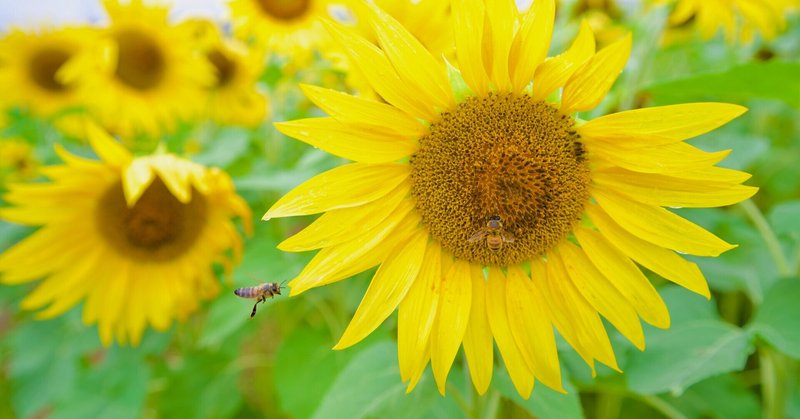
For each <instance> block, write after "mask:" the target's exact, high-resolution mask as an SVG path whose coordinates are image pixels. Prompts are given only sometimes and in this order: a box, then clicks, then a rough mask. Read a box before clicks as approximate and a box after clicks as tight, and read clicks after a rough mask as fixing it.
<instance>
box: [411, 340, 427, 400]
mask: <svg viewBox="0 0 800 419" xmlns="http://www.w3.org/2000/svg"><path fill="white" fill-rule="evenodd" d="M430 360H431V342H430V340H428V344H427V345H425V348H424V352H423V356H422V358H420V362H419V363H418V364H417V365H416V366H415V367H414V370H413V371H412V373H411V380H409V382H408V386H407V387H406V394H408V393H411V391H412V390H414V387H416V386H417V383H419V380H420V378H422V373H424V372H425V367H427V366H428V361H430Z"/></svg>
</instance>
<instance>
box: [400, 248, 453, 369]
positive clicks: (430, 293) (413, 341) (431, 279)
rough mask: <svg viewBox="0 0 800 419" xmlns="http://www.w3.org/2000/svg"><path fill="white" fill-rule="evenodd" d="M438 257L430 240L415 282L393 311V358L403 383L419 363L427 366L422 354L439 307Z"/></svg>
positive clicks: (439, 254)
mask: <svg viewBox="0 0 800 419" xmlns="http://www.w3.org/2000/svg"><path fill="white" fill-rule="evenodd" d="M441 255H442V249H441V247H439V244H438V243H436V242H435V241H430V242H429V243H428V246H427V249H426V250H425V257H424V258H423V260H422V267H421V268H420V270H419V274H418V275H417V280H416V281H414V284H412V285H411V289H409V290H408V295H406V298H404V299H403V301H401V302H400V307H399V308H398V310H397V356H398V358H399V359H398V361H399V365H400V378H402V380H403V381H408V380H409V379H411V377H412V376H413V375H414V371H415V370H416V369H417V367H418V366H419V365H420V363H427V360H425V359H423V358H424V357H425V354H426V352H427V354H428V355H427V356H428V357H430V349H429V348H430V340H429V338H430V334H431V329H432V328H433V323H434V320H435V319H436V313H437V311H438V307H439V289H440V288H441V282H442V271H441V269H442V268H441V264H442V262H441V258H442V256H441ZM423 368H424V364H423Z"/></svg>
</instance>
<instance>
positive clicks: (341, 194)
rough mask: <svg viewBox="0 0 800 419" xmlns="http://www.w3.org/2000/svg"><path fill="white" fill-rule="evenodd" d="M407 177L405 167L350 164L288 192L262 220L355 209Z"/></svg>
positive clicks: (325, 173)
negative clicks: (349, 208)
mask: <svg viewBox="0 0 800 419" xmlns="http://www.w3.org/2000/svg"><path fill="white" fill-rule="evenodd" d="M408 175H409V167H408V165H405V164H393V163H387V164H368V163H352V164H346V165H344V166H339V167H337V168H334V169H331V170H328V171H327V172H324V173H322V174H319V175H317V176H314V177H313V178H311V179H309V180H307V181H306V182H304V183H302V184H301V185H300V186H298V187H296V188H294V189H292V190H291V191H289V192H288V193H287V194H286V195H284V196H283V197H282V198H281V199H279V200H278V202H276V203H275V204H274V205H273V206H272V208H270V209H269V211H267V213H266V214H264V217H263V219H264V220H265V221H266V220H269V219H270V218H274V217H291V216H295V215H309V214H317V213H320V212H325V211H329V210H333V209H338V208H348V207H356V206H359V205H364V204H366V203H368V202H372V201H374V200H376V199H378V198H380V197H382V196H385V195H386V194H387V193H389V192H390V191H391V190H392V189H394V188H396V187H397V185H399V184H400V183H401V182H402V181H403V180H405V179H406V178H407V177H408Z"/></svg>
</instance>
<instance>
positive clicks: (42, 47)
mask: <svg viewBox="0 0 800 419" xmlns="http://www.w3.org/2000/svg"><path fill="white" fill-rule="evenodd" d="M91 37H92V33H91V31H90V30H88V29H79V28H61V29H57V30H49V31H42V32H38V33H34V32H24V31H22V30H12V31H11V32H9V33H8V34H6V35H5V36H4V37H3V39H1V40H0V89H2V91H3V98H2V99H0V100H2V102H3V105H4V106H7V107H22V108H26V109H28V110H30V111H31V112H32V113H33V114H35V115H37V116H40V117H45V118H46V117H51V116H53V115H54V114H56V113H58V112H59V111H64V110H67V109H70V108H77V107H80V106H81V105H82V101H81V97H80V95H79V93H78V91H79V89H78V87H79V86H77V85H76V84H75V83H68V82H65V81H64V80H63V78H62V77H61V76H60V75H59V71H60V70H61V69H62V68H63V66H64V64H65V63H67V62H68V61H69V60H70V59H72V58H73V57H75V56H76V55H78V54H79V53H80V52H81V51H84V50H85V49H86V46H87V45H89V43H90V42H91V41H90V40H91Z"/></svg>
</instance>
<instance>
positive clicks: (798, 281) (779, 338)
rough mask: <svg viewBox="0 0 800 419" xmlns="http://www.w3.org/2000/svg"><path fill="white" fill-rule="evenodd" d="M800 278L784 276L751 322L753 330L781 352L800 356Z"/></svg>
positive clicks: (771, 289)
mask: <svg viewBox="0 0 800 419" xmlns="http://www.w3.org/2000/svg"><path fill="white" fill-rule="evenodd" d="M798 302H800V278H788V279H783V280H780V281H778V282H776V283H775V285H773V286H772V288H770V290H769V291H768V292H767V295H766V296H765V297H764V301H763V302H762V303H761V306H759V307H758V310H757V311H756V315H755V317H754V318H753V321H752V322H751V323H750V325H749V329H750V331H751V332H753V333H755V334H756V335H758V336H759V337H761V338H763V339H764V340H766V341H767V342H769V343H770V344H771V345H772V346H774V347H775V348H776V349H778V350H779V351H781V352H783V353H785V354H788V355H789V356H791V357H793V358H800V327H798V319H800V304H798Z"/></svg>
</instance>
